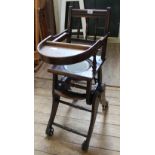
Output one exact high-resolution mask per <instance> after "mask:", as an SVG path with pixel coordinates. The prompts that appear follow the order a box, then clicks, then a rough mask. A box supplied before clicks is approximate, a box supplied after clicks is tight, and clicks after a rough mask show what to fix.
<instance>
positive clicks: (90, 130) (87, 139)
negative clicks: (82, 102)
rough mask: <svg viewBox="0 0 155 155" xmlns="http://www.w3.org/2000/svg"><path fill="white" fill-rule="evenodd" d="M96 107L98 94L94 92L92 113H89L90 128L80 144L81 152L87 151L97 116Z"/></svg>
mask: <svg viewBox="0 0 155 155" xmlns="http://www.w3.org/2000/svg"><path fill="white" fill-rule="evenodd" d="M98 105H99V92H98V91H96V92H95V94H94V96H93V100H92V113H91V121H90V126H89V130H88V134H87V138H86V140H85V141H84V142H83V144H82V150H84V151H87V150H88V147H89V143H90V139H91V136H92V132H93V129H94V124H95V120H96V116H97V111H98Z"/></svg>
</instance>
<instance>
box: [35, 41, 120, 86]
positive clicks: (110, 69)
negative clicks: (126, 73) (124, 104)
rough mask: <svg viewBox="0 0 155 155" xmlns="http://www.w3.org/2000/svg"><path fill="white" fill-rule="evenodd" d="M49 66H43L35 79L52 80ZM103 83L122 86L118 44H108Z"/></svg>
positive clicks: (103, 68) (103, 69)
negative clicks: (48, 70) (48, 69)
mask: <svg viewBox="0 0 155 155" xmlns="http://www.w3.org/2000/svg"><path fill="white" fill-rule="evenodd" d="M48 67H49V65H48V64H45V63H44V64H43V65H42V67H41V68H40V69H39V71H38V72H37V73H36V74H35V77H40V78H46V79H51V74H50V73H48V72H47V68H48ZM102 72H103V81H104V83H105V84H107V85H111V86H120V46H119V44H118V43H108V46H107V53H106V61H105V63H104V64H103V67H102Z"/></svg>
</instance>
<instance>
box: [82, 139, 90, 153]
mask: <svg viewBox="0 0 155 155" xmlns="http://www.w3.org/2000/svg"><path fill="white" fill-rule="evenodd" d="M88 147H89V145H88V143H87V142H86V141H84V142H83V143H82V150H83V151H87V150H88Z"/></svg>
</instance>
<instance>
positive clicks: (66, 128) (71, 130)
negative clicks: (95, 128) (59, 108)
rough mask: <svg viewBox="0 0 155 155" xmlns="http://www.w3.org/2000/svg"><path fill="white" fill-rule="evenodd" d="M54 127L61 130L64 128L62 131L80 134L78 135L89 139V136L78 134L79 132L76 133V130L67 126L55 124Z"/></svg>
mask: <svg viewBox="0 0 155 155" xmlns="http://www.w3.org/2000/svg"><path fill="white" fill-rule="evenodd" d="M53 125H55V126H57V127H60V128H62V129H64V130H67V131H69V132H72V133H75V134H78V135H80V136H83V137H87V135H85V134H83V133H80V132H78V131H76V130H74V129H71V128H68V127H66V126H63V125H60V124H57V123H55V122H53Z"/></svg>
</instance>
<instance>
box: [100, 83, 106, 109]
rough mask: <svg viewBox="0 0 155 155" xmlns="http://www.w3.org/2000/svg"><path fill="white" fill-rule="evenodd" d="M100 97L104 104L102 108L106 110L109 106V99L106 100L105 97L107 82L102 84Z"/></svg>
mask: <svg viewBox="0 0 155 155" xmlns="http://www.w3.org/2000/svg"><path fill="white" fill-rule="evenodd" d="M99 99H100V103H101V104H102V110H106V109H107V108H108V101H107V100H106V97H105V84H102V85H101V90H100V96H99Z"/></svg>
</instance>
